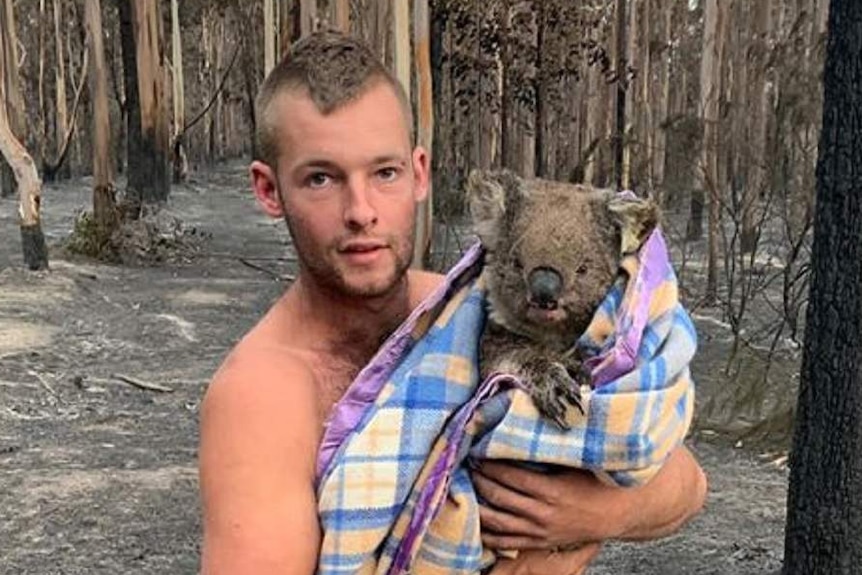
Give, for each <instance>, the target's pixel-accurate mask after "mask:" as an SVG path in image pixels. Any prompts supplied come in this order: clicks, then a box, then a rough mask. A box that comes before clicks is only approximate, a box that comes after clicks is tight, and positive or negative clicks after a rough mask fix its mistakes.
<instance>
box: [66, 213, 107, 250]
mask: <svg viewBox="0 0 862 575" xmlns="http://www.w3.org/2000/svg"><path fill="white" fill-rule="evenodd" d="M63 247H64V249H65V250H66V251H67V252H68V253H70V254H75V255H80V256H85V257H88V258H93V259H97V260H100V261H106V262H111V263H117V262H118V261H119V255H118V253H117V248H116V246H115V245H114V242H113V241H112V239H111V236H110V235H105V234H104V233H103V232H102V231H101V230H100V229H99V227H98V226H97V225H96V221H95V219H94V218H93V214H92V212H86V211H82V212H80V213H79V214H78V215H77V216H76V217H75V225H74V228H73V229H72V233H71V235H69V237H68V238H67V239H66V242H65V244H64V246H63Z"/></svg>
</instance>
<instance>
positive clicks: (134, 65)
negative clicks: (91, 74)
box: [117, 0, 150, 219]
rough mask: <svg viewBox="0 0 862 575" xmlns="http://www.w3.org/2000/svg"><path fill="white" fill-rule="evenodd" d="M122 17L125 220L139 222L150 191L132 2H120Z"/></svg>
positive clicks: (118, 0)
mask: <svg viewBox="0 0 862 575" xmlns="http://www.w3.org/2000/svg"><path fill="white" fill-rule="evenodd" d="M117 7H118V8H119V16H120V46H121V49H122V52H123V84H124V86H125V91H126V101H125V112H126V113H125V116H126V134H127V139H126V162H127V165H128V176H127V177H128V183H127V184H126V197H125V200H124V202H123V209H122V211H123V215H124V217H127V218H131V219H137V218H138V216H139V215H140V211H141V205H142V203H143V197H144V196H143V195H144V189H145V188H146V187H147V179H148V178H149V177H150V175H148V174H147V165H146V164H147V162H146V161H143V162H142V161H140V160H141V158H142V157H143V155H144V143H143V135H142V133H141V103H140V97H139V96H138V56H137V54H136V52H135V28H134V24H133V23H132V3H131V0H117Z"/></svg>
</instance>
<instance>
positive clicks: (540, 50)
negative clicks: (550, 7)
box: [533, 0, 548, 178]
mask: <svg viewBox="0 0 862 575" xmlns="http://www.w3.org/2000/svg"><path fill="white" fill-rule="evenodd" d="M535 10H536V109H535V111H536V116H535V119H534V123H535V128H534V129H535V132H536V142H535V148H534V154H535V156H534V160H533V165H534V166H535V171H536V177H538V178H544V177H546V176H547V174H548V162H547V157H548V154H547V150H546V149H545V148H546V142H545V124H546V123H547V102H546V100H547V83H548V78H547V74H546V73H545V68H546V65H545V24H546V22H545V20H546V18H545V0H536V6H535Z"/></svg>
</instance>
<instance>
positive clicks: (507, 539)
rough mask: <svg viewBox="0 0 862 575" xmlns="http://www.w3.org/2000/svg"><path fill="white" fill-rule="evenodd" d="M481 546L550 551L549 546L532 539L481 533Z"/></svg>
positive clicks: (539, 540) (486, 532)
mask: <svg viewBox="0 0 862 575" xmlns="http://www.w3.org/2000/svg"><path fill="white" fill-rule="evenodd" d="M482 544H483V545H484V546H485V547H487V548H489V549H517V550H518V551H524V550H529V549H550V548H551V546H550V545H548V544H547V542H545V541H542V540H541V539H534V538H532V537H518V536H514V535H500V534H499V533H491V532H488V531H482Z"/></svg>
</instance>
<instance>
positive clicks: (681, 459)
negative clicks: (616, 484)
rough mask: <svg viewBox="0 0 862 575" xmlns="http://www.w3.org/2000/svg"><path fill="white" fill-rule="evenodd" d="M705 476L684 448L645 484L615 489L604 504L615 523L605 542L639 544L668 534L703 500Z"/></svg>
mask: <svg viewBox="0 0 862 575" xmlns="http://www.w3.org/2000/svg"><path fill="white" fill-rule="evenodd" d="M706 491H707V480H706V475H705V474H704V473H703V470H701V468H700V466H699V465H698V464H697V462H696V461H695V459H694V457H693V456H692V454H691V453H690V452H689V451H688V449H687V448H685V447H684V446H681V447H679V448H677V449H676V450H675V451H674V452H673V453H672V454H671V456H670V457H669V458H668V460H667V462H666V463H665V464H664V466H663V467H662V468H661V470H659V472H658V473H657V474H656V476H655V477H653V478H652V480H651V481H650V482H649V483H647V484H646V485H643V486H640V487H634V488H626V489H617V490H616V495H615V496H612V497H611V499H610V500H609V501H608V505H609V506H610V508H611V512H612V513H613V516H615V517H616V518H617V520H616V521H612V522H610V525H609V528H611V529H612V530H613V532H611V533H609V537H608V539H622V540H627V541H641V540H647V539H657V538H659V537H664V536H666V535H670V534H671V533H673V532H675V531H676V530H677V529H679V528H680V527H681V526H682V525H683V524H685V523H686V522H687V521H688V520H689V519H691V518H692V517H693V516H694V515H696V514H697V513H698V512H699V511H700V510H701V508H702V507H703V504H704V501H705V500H706Z"/></svg>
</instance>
